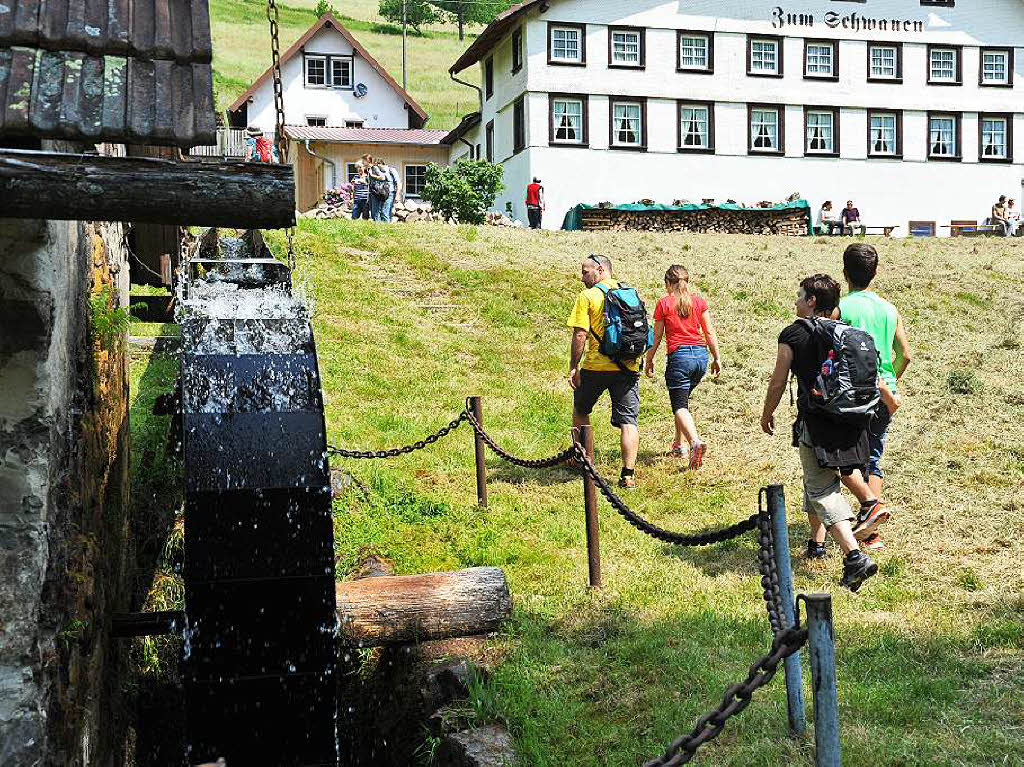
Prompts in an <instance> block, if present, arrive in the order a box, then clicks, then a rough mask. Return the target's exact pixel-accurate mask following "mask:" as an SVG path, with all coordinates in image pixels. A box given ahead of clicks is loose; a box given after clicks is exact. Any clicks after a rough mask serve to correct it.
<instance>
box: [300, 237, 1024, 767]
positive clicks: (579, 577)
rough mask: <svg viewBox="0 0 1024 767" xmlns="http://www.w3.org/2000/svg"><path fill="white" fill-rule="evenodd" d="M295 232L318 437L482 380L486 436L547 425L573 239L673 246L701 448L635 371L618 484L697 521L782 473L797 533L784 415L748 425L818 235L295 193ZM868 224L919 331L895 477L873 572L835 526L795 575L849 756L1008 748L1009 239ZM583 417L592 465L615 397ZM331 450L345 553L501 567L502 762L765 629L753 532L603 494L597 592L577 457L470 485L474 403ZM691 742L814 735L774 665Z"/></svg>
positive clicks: (1012, 725) (661, 708)
mask: <svg viewBox="0 0 1024 767" xmlns="http://www.w3.org/2000/svg"><path fill="white" fill-rule="evenodd" d="M298 245H299V247H300V249H301V251H302V257H301V258H302V262H303V264H304V267H305V273H306V274H307V275H308V276H309V279H310V292H311V295H312V296H313V299H314V301H315V309H316V319H315V329H316V334H317V342H318V348H319V355H320V365H321V371H322V376H323V381H324V386H325V390H326V392H327V396H328V399H329V405H328V410H327V418H328V425H329V432H330V438H331V440H332V442H333V443H335V444H337V445H341V446H346V447H357V448H380V447H386V446H391V445H397V444H404V443H408V442H411V441H413V440H414V439H416V438H418V437H419V436H421V435H423V434H425V433H428V432H431V431H433V430H435V429H436V428H437V427H439V426H440V425H442V424H443V423H445V422H447V421H448V419H449V418H450V417H451V416H452V415H453V414H455V413H456V412H458V410H459V409H460V408H461V407H462V402H463V397H464V396H465V395H467V394H480V395H482V396H483V397H484V407H485V414H486V419H487V424H488V428H489V429H490V430H491V431H492V432H493V433H494V434H495V435H496V436H497V437H498V438H499V439H500V440H501V441H502V442H503V443H505V444H506V445H507V446H509V447H510V448H512V449H513V450H514V451H515V452H517V453H520V454H526V455H530V456H540V455H547V454H550V453H553V452H556V451H557V450H558V449H560V448H561V447H563V446H564V445H565V444H566V440H567V430H568V427H569V413H570V407H571V399H570V393H569V390H568V388H567V387H566V385H565V383H564V369H565V367H566V363H565V359H566V355H567V349H568V331H567V330H566V329H565V327H564V320H565V316H566V314H567V312H568V308H569V306H570V304H571V301H572V300H573V297H574V295H575V292H576V290H577V289H578V287H579V283H578V281H577V277H576V275H577V272H578V264H579V259H580V255H581V254H584V253H588V252H602V253H605V254H608V255H609V256H610V257H611V258H612V259H613V260H614V261H615V263H616V266H617V272H618V276H619V277H620V278H623V279H627V280H629V281H630V282H632V283H634V284H635V285H637V286H639V287H640V288H641V290H642V291H643V293H644V294H645V295H646V296H647V297H648V300H649V301H653V300H654V299H655V298H656V297H657V296H658V295H660V293H659V288H660V281H661V275H662V273H663V270H664V268H665V267H666V266H667V265H668V264H669V263H672V262H674V261H680V262H682V263H684V264H685V265H687V266H688V267H689V268H690V270H691V274H692V275H693V278H694V283H695V284H696V285H697V286H698V287H699V289H700V290H701V291H702V292H703V293H704V294H705V295H706V296H707V298H708V300H709V301H710V303H711V306H712V309H713V311H714V315H715V317H716V321H717V323H718V326H719V328H720V331H719V332H720V337H721V340H722V345H723V349H724V354H725V363H726V369H725V372H724V374H723V376H722V378H721V379H720V380H719V381H718V382H709V383H707V384H706V385H704V386H702V387H701V388H700V389H699V390H698V392H697V394H696V395H695V412H696V415H697V418H698V421H699V424H700V425H701V427H702V429H703V432H704V434H705V436H706V439H707V440H708V441H709V443H710V453H709V460H708V464H707V466H706V468H705V469H704V470H702V471H701V472H699V473H696V474H691V473H684V472H682V471H680V468H679V467H678V465H677V464H675V463H673V462H672V461H671V460H669V459H666V458H663V457H661V453H662V452H663V451H664V449H665V448H666V447H667V445H668V443H669V441H670V429H671V419H670V417H669V413H668V406H667V400H668V397H667V392H666V390H665V388H664V384H663V382H660V381H655V382H650V381H645V382H644V384H643V387H642V414H641V429H642V442H641V459H640V464H639V471H638V475H639V483H640V487H639V489H638V490H637V491H636V492H635V493H634V494H633V495H632V496H631V502H632V503H633V504H634V506H635V508H637V509H638V510H640V511H642V512H643V513H644V514H646V515H648V516H649V517H650V518H651V519H652V520H654V521H656V522H657V523H659V524H662V525H664V526H666V527H670V528H673V529H681V530H699V529H702V528H705V527H715V526H719V525H723V524H726V523H731V522H734V521H737V520H739V519H741V518H742V517H745V516H746V515H748V514H749V513H751V511H752V510H753V509H754V508H756V503H757V489H758V487H759V486H761V485H765V484H768V483H772V482H784V483H785V485H786V491H787V497H788V498H789V499H790V510H791V513H792V518H791V537H792V539H793V542H794V543H793V545H794V552H795V553H797V554H798V551H797V549H798V547H799V546H800V544H802V542H803V540H804V539H805V534H804V531H805V527H804V523H803V521H802V520H801V519H800V517H799V515H798V514H797V511H798V510H799V505H798V503H797V502H798V500H799V498H800V486H799V474H798V462H797V459H796V454H795V451H793V450H792V449H791V448H790V447H789V444H788V440H787V433H786V432H787V431H788V430H787V429H785V428H782V429H780V430H779V432H780V433H779V434H778V435H777V436H776V437H774V438H770V437H767V436H765V435H763V434H761V433H760V432H759V430H758V427H757V416H758V414H759V411H760V405H761V401H762V397H763V390H764V385H765V382H766V380H767V377H768V374H769V372H770V370H771V365H772V362H773V360H774V356H775V346H776V340H775V339H776V336H777V333H778V331H779V329H780V328H781V327H782V326H783V325H784V324H786V323H787V322H788V321H789V318H790V316H791V313H792V310H791V300H792V299H791V297H792V295H793V294H794V292H795V289H796V283H797V279H796V278H797V276H798V275H806V274H808V273H813V272H815V271H827V272H832V273H836V274H837V273H839V272H840V270H841V266H840V264H841V259H840V253H841V251H840V248H841V247H842V245H841V243H839V241H837V240H825V239H795V238H764V237H759V238H754V237H749V238H748V237H714V236H652V235H643V234H640V235H637V234H617V235H604V234H602V235H597V234H582V233H580V234H567V233H540V234H538V233H530V232H522V231H513V232H509V231H504V230H502V231H498V230H493V229H486V228H481V229H477V228H471V227H460V228H444V227H435V226H423V227H420V226H414V227H388V228H385V227H379V226H374V225H361V224H353V223H351V222H303V225H302V227H301V228H300V230H299V235H298ZM879 247H880V250H881V255H882V259H883V264H884V265H883V269H882V272H881V274H880V277H879V279H878V283H877V286H878V289H879V290H880V291H881V292H882V293H883V294H886V295H889V296H892V297H893V298H894V299H895V301H896V303H897V304H898V306H899V308H900V309H901V311H902V312H903V314H904V316H905V318H906V322H907V327H908V331H909V333H910V338H911V341H912V344H913V346H914V349H915V352H916V355H917V356H916V359H915V361H914V363H913V366H912V368H911V369H910V371H909V372H908V374H907V376H906V378H905V379H904V381H905V385H904V394H905V399H906V402H907V404H906V406H905V408H904V410H903V411H902V412H901V413H899V415H898V418H897V419H896V421H895V424H894V427H893V431H892V434H891V438H890V448H889V453H888V462H889V468H890V480H889V482H888V485H887V495H888V497H889V499H890V501H891V502H892V503H893V504H894V505H895V506H896V507H897V508H898V510H899V512H898V514H897V515H896V517H895V519H894V521H893V522H892V523H891V524H890V525H889V528H888V531H887V532H888V536H887V537H888V540H889V548H888V549H887V550H886V551H884V552H882V553H880V556H879V560H880V563H881V574H880V576H879V577H878V578H877V579H876V580H875V581H874V582H871V583H870V585H869V586H867V587H865V590H864V591H863V592H862V593H861V594H860V595H858V596H854V595H851V594H849V593H846V592H844V591H843V590H841V589H839V588H838V586H837V585H836V581H837V578H838V574H839V569H840V564H839V559H838V557H837V556H835V555H834V556H833V557H832V558H830V560H828V561H827V563H825V564H824V565H822V566H810V565H809V564H807V563H806V562H805V561H803V560H802V558H800V557H799V556H796V558H795V562H796V578H797V585H798V588H799V590H800V591H804V592H813V591H828V592H831V593H832V594H833V595H834V598H835V602H834V607H835V615H836V632H837V643H838V657H839V679H840V700H841V705H842V719H843V737H844V749H845V756H846V761H847V763H848V764H853V765H860V764H893V765H895V764H949V765H959V764H1022V763H1024V704H1022V703H1021V701H1022V699H1024V698H1022V693H1024V578H1022V574H1024V572H1022V565H1021V562H1022V560H1024V543H1022V535H1024V522H1022V516H1021V511H1022V509H1024V495H1022V491H1024V421H1022V418H1024V394H1022V392H1021V389H1020V384H1019V374H1018V372H1017V371H1019V361H1020V357H1021V345H1022V340H1024V339H1022V335H1024V327H1022V324H1021V320H1020V317H1021V314H1022V310H1024V299H1022V298H1021V288H1022V287H1024V249H1022V248H1021V247H1020V243H1016V242H1015V243H1010V244H1007V243H1006V242H1005V241H997V240H984V241H980V240H978V241H967V242H966V243H965V241H963V240H960V241H951V240H944V241H943V240H928V241H920V240H905V241H904V240H884V241H880V242H879ZM663 365H664V361H663V358H662V359H661V360H660V361H659V371H660V370H663ZM786 408H787V405H786V404H785V403H784V405H783V407H782V408H781V409H780V412H779V421H780V423H785V422H786V421H787V418H788V413H787V411H786ZM595 424H596V426H597V444H598V458H599V463H600V466H601V467H602V468H603V470H604V471H605V472H606V473H607V474H609V475H611V474H613V473H614V472H615V471H616V467H617V465H618V464H617V459H618V448H617V440H616V437H615V433H614V432H613V430H612V429H611V428H610V427H609V426H608V424H607V409H603V410H601V411H600V413H599V415H598V417H597V418H595ZM335 466H341V467H342V468H344V469H346V470H347V471H350V472H351V473H352V474H353V476H354V477H355V478H356V479H357V480H358V482H359V484H360V485H362V489H361V490H358V491H354V492H353V493H352V494H351V495H350V496H349V497H347V498H345V499H344V500H343V501H341V502H339V503H338V505H337V507H336V512H337V513H336V548H337V552H338V566H339V573H340V574H341V575H344V573H345V572H346V570H347V569H349V568H351V567H352V565H353V564H354V563H355V561H356V559H357V557H358V556H360V555H361V554H365V553H367V552H373V553H376V554H378V555H381V556H383V557H386V558H388V559H390V560H392V561H393V562H394V563H395V564H396V566H397V568H398V570H399V572H402V573H413V572H420V571H434V570H443V569H451V568H459V567H468V566H474V565H498V566H501V567H504V568H505V571H506V573H507V574H508V577H509V580H510V583H511V587H512V593H513V597H514V601H515V617H514V619H513V621H512V622H511V624H510V625H509V626H508V628H507V629H506V631H505V632H504V633H503V634H502V636H501V637H499V638H497V639H496V640H495V641H494V643H493V651H494V654H495V656H496V658H498V661H497V666H496V670H495V675H494V678H493V682H492V683H491V685H490V693H491V695H492V696H493V700H492V705H491V709H492V714H493V715H494V716H496V717H498V718H500V719H502V720H504V721H505V722H507V724H508V726H509V727H510V729H511V731H512V733H513V734H514V736H515V738H516V742H517V746H518V749H519V753H520V755H521V759H522V762H523V764H527V765H566V764H600V765H634V764H637V763H639V762H640V761H642V759H643V758H645V757H649V756H652V755H654V754H656V753H658V752H659V750H660V749H661V748H662V747H663V746H664V745H665V744H666V743H667V742H668V741H670V740H671V739H672V738H674V737H675V736H676V735H678V734H680V733H681V732H683V731H684V730H689V728H690V727H691V726H692V725H693V722H694V721H695V719H696V717H697V716H698V715H699V714H701V713H703V712H704V711H705V710H707V709H708V708H710V707H711V706H713V705H715V704H717V703H718V701H719V699H720V696H721V692H722V690H723V688H724V687H725V686H726V684H728V683H729V682H730V681H735V680H738V679H741V678H742V677H743V676H744V675H745V673H746V668H747V664H748V663H749V662H750V661H751V660H752V659H753V658H755V657H757V656H758V655H760V654H762V653H763V651H764V650H765V648H766V646H767V643H768V639H769V634H768V629H767V624H766V619H765V616H764V608H763V604H762V601H761V596H760V587H759V584H758V578H757V575H756V570H755V564H754V561H755V560H754V557H755V544H754V541H753V538H752V536H749V537H747V538H744V539H741V540H739V541H737V542H735V543H732V544H725V545H720V546H714V547H709V548H706V549H699V550H680V549H675V548H672V547H669V546H665V545H662V544H659V543H657V542H655V541H653V540H651V539H648V538H645V537H643V536H641V535H640V534H639V533H637V532H636V531H635V530H634V529H633V528H631V527H629V526H628V525H626V524H625V523H624V522H623V521H622V520H621V519H620V518H618V517H617V516H616V515H615V514H614V513H613V512H612V511H611V509H610V507H608V506H607V505H606V504H602V523H601V525H602V526H601V542H602V558H603V564H604V578H605V587H604V589H603V590H601V591H599V592H592V591H589V590H588V589H587V588H586V587H585V583H586V554H585V542H584V529H583V522H582V509H581V502H580V495H581V491H580V482H579V479H578V478H577V477H576V476H574V475H573V474H571V473H569V472H568V471H564V470H553V471H545V472H533V471H524V470H519V469H516V468H513V467H510V466H508V465H504V464H501V463H500V462H498V461H497V460H496V459H493V457H492V458H491V459H489V461H488V466H489V472H490V505H489V508H488V509H486V510H482V509H479V508H476V507H475V496H474V489H473V488H474V484H473V457H472V450H471V438H470V433H469V431H468V430H460V431H459V432H457V433H456V434H455V435H453V436H452V437H449V438H448V439H447V440H445V441H444V442H442V443H440V444H438V445H437V446H435V447H433V448H431V449H428V450H425V451H422V452H419V453H416V454H415V455H414V456H410V457H406V458H401V459H397V460H394V461H392V462H389V463H356V462H340V461H339V462H336V463H335ZM702 759H703V761H702V762H701V763H705V764H742V765H752V764H762V765H777V764H781V763H784V762H788V763H795V764H811V763H812V749H811V746H810V743H809V742H808V741H795V740H791V739H789V738H787V737H786V735H785V705H784V692H783V685H782V683H781V680H777V681H776V682H775V683H773V685H772V686H771V687H770V689H768V690H766V691H764V692H763V693H762V694H761V695H760V696H759V697H758V698H757V700H756V701H755V702H754V703H753V704H752V705H751V706H750V708H749V709H748V710H747V711H746V712H745V713H744V714H743V715H742V717H740V718H739V719H738V720H737V721H735V722H733V723H730V725H729V727H728V729H727V731H726V732H725V733H723V735H722V736H721V738H720V739H719V740H718V741H717V742H716V744H715V745H714V746H711V747H709V748H708V750H707V753H706V755H704V756H703V758H702Z"/></svg>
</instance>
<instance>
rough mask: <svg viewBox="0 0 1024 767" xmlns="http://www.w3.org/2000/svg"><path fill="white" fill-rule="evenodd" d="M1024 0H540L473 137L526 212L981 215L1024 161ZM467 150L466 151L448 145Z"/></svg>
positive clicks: (520, 29) (1016, 193)
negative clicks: (798, 210)
mask: <svg viewBox="0 0 1024 767" xmlns="http://www.w3.org/2000/svg"><path fill="white" fill-rule="evenodd" d="M1022 54H1024V2H1022V0H971V1H970V2H968V1H967V0H959V2H957V0H789V1H788V2H787V1H785V0H784V1H783V2H782V4H781V5H780V4H779V2H778V0H771V1H769V0H737V2H734V3H723V2H721V0H632V2H630V3H623V2H613V1H612V0H527V1H526V2H523V3H520V4H519V5H517V6H514V7H513V8H511V9H509V11H507V12H505V13H503V14H501V15H500V16H499V17H498V18H497V19H496V20H495V21H494V22H493V23H492V24H491V25H490V26H488V27H487V29H485V30H484V32H483V33H482V34H481V35H480V36H479V37H478V38H477V39H476V41H475V42H474V43H473V44H472V45H471V46H470V47H469V49H467V51H466V52H465V54H463V56H462V57H460V59H459V60H458V61H457V62H456V63H455V64H454V65H453V66H452V68H451V72H452V74H453V75H457V74H458V73H460V72H462V71H463V70H465V69H467V68H468V67H470V66H472V65H473V64H476V63H479V64H480V65H481V67H480V68H481V81H482V89H483V97H482V102H483V103H482V109H481V116H480V120H479V123H478V124H477V125H475V126H473V127H472V128H471V129H470V130H468V131H466V132H465V135H464V136H463V137H462V139H463V140H464V142H465V143H468V144H471V145H476V144H480V145H482V146H483V147H484V154H485V156H487V157H488V158H489V159H492V160H493V161H495V162H500V163H502V164H503V165H504V167H505V178H506V190H505V192H504V193H503V196H502V197H501V198H499V200H498V201H497V203H496V205H497V206H499V207H504V206H505V203H506V202H511V203H512V204H513V208H514V210H515V213H516V215H518V216H520V217H523V218H525V207H524V203H523V196H524V189H525V187H526V184H527V183H528V182H529V181H530V180H531V179H532V177H534V176H537V177H540V178H541V179H542V181H543V183H544V186H545V191H546V194H547V200H548V213H547V215H546V217H545V221H544V225H545V226H546V227H550V228H557V227H558V226H560V225H561V223H562V218H563V216H564V214H565V212H566V211H567V210H568V209H569V208H571V207H572V206H574V205H576V204H578V203H596V202H599V201H604V200H609V201H612V202H616V203H623V202H634V201H636V200H639V199H643V198H652V199H655V200H657V201H658V202H665V203H667V202H671V201H672V200H675V199H689V200H692V201H698V202H699V201H700V200H701V199H702V198H709V197H710V198H716V199H717V200H719V201H722V200H725V199H729V198H731V199H735V200H738V201H741V202H743V201H758V200H778V199H781V198H784V197H786V196H788V195H790V194H791V193H793V192H797V191H798V192H800V193H801V194H802V196H803V197H805V198H806V199H808V200H809V201H810V202H811V205H812V208H814V209H816V208H817V207H818V206H820V204H821V202H822V201H824V200H826V199H829V200H832V201H833V203H834V208H835V210H836V211H838V210H839V209H841V208H842V207H843V205H844V204H845V202H846V200H848V199H852V200H853V201H854V202H855V204H856V205H857V207H859V208H860V210H861V213H862V215H863V218H864V220H865V222H866V223H868V224H878V225H898V227H899V228H898V229H897V230H896V234H906V233H907V231H908V223H909V222H910V221H925V222H934V223H935V225H936V233H937V234H944V233H947V234H948V232H949V230H948V228H947V229H945V230H944V229H943V228H942V227H943V225H947V224H949V222H950V221H951V220H952V219H965V218H966V219H977V220H979V221H981V220H983V219H984V218H985V217H986V216H988V213H989V209H990V208H991V205H992V203H993V202H994V201H995V198H996V197H997V196H998V195H1000V194H1006V195H1008V196H1010V197H1016V198H1018V200H1019V199H1020V197H1021V196H1022V195H1021V192H1022V189H1021V184H1022V170H1024V165H1022V161H1024V83H1022V82H1021V80H1022V79H1024V78H1022V77H1020V76H1019V73H1018V76H1016V77H1015V72H1014V69H1015V62H1016V61H1019V60H1024V59H1022V58H1021V56H1022ZM457 149H458V147H457V146H455V147H453V155H454V153H455V151H456V150H457Z"/></svg>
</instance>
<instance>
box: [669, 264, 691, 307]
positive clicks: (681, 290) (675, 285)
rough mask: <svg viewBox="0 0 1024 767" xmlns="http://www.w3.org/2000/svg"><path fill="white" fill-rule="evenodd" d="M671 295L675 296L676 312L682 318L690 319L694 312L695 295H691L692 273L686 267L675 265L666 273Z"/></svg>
mask: <svg viewBox="0 0 1024 767" xmlns="http://www.w3.org/2000/svg"><path fill="white" fill-rule="evenodd" d="M665 282H666V283H668V290H669V293H670V294H671V295H673V296H675V299H676V311H677V312H678V313H679V316H680V317H689V316H690V312H691V311H693V294H692V293H690V273H689V272H688V271H686V267H685V266H681V265H679V264H673V265H672V266H670V267H669V268H668V271H667V272H665Z"/></svg>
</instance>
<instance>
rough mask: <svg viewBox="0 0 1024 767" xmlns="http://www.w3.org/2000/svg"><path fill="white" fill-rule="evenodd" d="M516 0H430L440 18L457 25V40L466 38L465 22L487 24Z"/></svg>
mask: <svg viewBox="0 0 1024 767" xmlns="http://www.w3.org/2000/svg"><path fill="white" fill-rule="evenodd" d="M516 1H517V0H497V1H496V0H430V4H431V5H435V6H437V8H438V9H439V10H440V11H441V18H442V20H444V21H448V22H450V23H452V24H458V25H459V40H464V39H465V38H466V25H467V24H489V23H490V22H491V21H493V20H494V17H495V16H497V15H498V14H499V13H500V12H501V11H503V10H505V9H506V8H508V7H510V6H511V5H512V4H513V3H515V2H516Z"/></svg>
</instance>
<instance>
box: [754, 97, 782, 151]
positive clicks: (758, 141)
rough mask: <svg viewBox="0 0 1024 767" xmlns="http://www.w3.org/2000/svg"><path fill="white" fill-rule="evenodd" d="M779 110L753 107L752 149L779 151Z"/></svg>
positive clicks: (780, 145)
mask: <svg viewBox="0 0 1024 767" xmlns="http://www.w3.org/2000/svg"><path fill="white" fill-rule="evenodd" d="M781 148H782V144H781V143H780V141H779V110H778V109H766V108H760V107H757V108H753V109H751V110H750V149H751V151H754V152H779V151H781Z"/></svg>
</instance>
